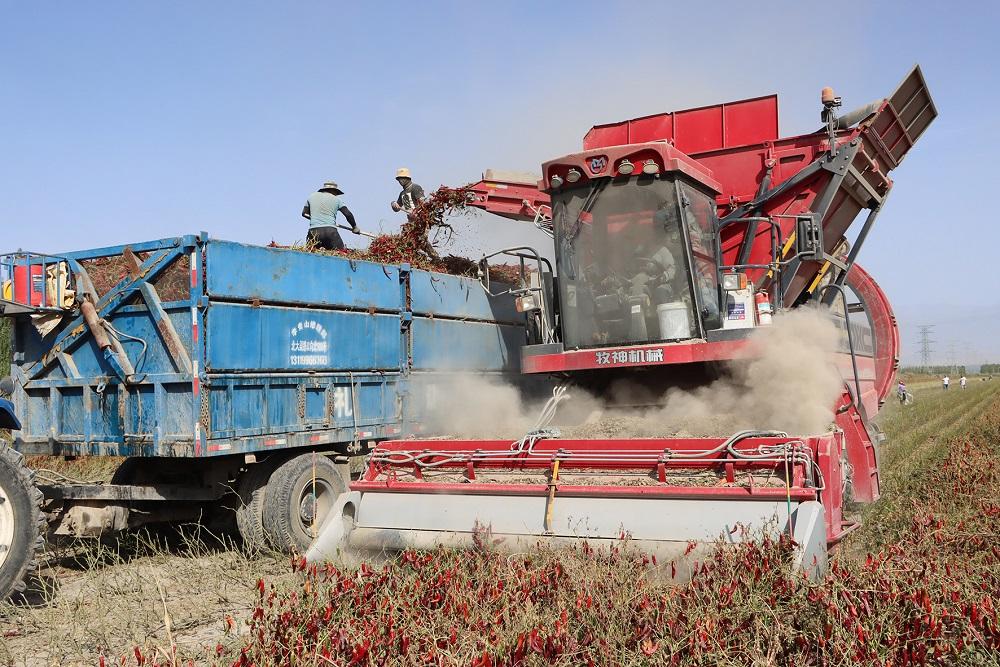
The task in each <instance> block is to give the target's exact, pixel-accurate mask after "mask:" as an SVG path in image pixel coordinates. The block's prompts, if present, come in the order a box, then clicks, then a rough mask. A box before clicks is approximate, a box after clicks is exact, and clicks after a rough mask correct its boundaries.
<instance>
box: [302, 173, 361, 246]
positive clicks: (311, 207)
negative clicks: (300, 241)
mask: <svg viewBox="0 0 1000 667" xmlns="http://www.w3.org/2000/svg"><path fill="white" fill-rule="evenodd" d="M343 194H344V192H343V191H342V190H341V189H340V188H339V187H338V186H337V184H336V183H335V182H334V181H327V182H326V183H324V184H323V187H321V188H320V189H319V190H317V191H316V192H314V193H312V194H311V195H309V199H307V200H306V205H305V206H303V207H302V217H303V218H305V219H306V220H308V221H309V232H308V233H307V234H306V241H307V242H308V243H310V244H312V245H313V246H315V247H318V248H322V249H323V250H343V248H344V240H343V239H342V238H340V232H338V231H337V227H339V226H340V225H338V224H337V213H338V212H339V213H342V214H343V215H344V218H346V219H347V222H349V223H350V225H351V231H352V232H354V233H355V234H358V233H360V231H361V230H360V229H359V228H358V225H357V223H356V222H355V221H354V214H353V213H351V210H350V209H349V208H347V206H346V205H345V204H344V200H343V199H341V195H343Z"/></svg>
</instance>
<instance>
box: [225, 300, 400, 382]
mask: <svg viewBox="0 0 1000 667" xmlns="http://www.w3.org/2000/svg"><path fill="white" fill-rule="evenodd" d="M206 326H207V332H206V335H207V338H206V340H207V344H208V351H207V359H206V363H207V365H208V368H207V370H214V371H222V370H264V369H268V370H279V369H280V370H287V371H295V370H299V371H302V370H322V369H329V370H339V369H343V370H349V369H359V370H372V369H383V370H398V369H399V359H400V346H401V336H400V319H399V316H398V315H381V314H368V313H358V312H345V311H330V310H310V309H306V308H281V307H271V306H264V307H260V308H254V307H251V306H244V305H239V304H224V303H212V304H211V305H210V306H209V312H208V315H207V317H206Z"/></svg>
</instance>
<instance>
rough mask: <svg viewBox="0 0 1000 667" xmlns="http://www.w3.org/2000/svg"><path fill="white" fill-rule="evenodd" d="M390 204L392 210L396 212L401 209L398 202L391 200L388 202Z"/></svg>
mask: <svg viewBox="0 0 1000 667" xmlns="http://www.w3.org/2000/svg"><path fill="white" fill-rule="evenodd" d="M390 206H392V210H393V211H395V212H397V213H399V212H400V211H401V210H403V209H402V208H401V207H400V205H399V204H398V203H396V202H392V204H390Z"/></svg>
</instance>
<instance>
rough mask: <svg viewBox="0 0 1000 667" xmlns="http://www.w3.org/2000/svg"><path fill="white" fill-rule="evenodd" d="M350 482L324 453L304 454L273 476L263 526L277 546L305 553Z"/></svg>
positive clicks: (268, 488) (270, 539)
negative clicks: (346, 482)
mask: <svg viewBox="0 0 1000 667" xmlns="http://www.w3.org/2000/svg"><path fill="white" fill-rule="evenodd" d="M345 491H347V485H346V484H345V483H344V478H343V477H342V476H341V474H340V471H339V469H338V467H337V465H336V464H335V463H334V462H333V461H331V460H330V459H329V458H328V457H326V456H323V455H322V454H302V455H300V456H296V457H295V458H293V459H290V460H288V461H286V462H285V463H284V464H282V465H281V466H279V467H278V469H277V470H275V471H274V473H273V474H272V475H271V479H270V481H269V482H268V483H267V495H266V498H264V513H263V525H264V532H265V534H266V535H267V538H268V540H269V541H270V542H271V545H272V546H274V548H275V549H280V550H281V551H291V552H298V553H305V551H306V550H307V549H308V548H309V545H310V544H312V541H313V539H314V538H315V537H316V534H317V531H319V528H320V526H322V525H323V521H324V520H325V519H326V516H327V514H329V512H330V510H331V509H332V508H333V506H334V504H335V503H336V502H337V498H338V497H339V496H340V494H342V493H344V492H345Z"/></svg>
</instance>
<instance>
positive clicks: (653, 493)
mask: <svg viewBox="0 0 1000 667" xmlns="http://www.w3.org/2000/svg"><path fill="white" fill-rule="evenodd" d="M351 490H352V491H361V492H365V493H367V492H373V491H374V492H381V493H443V494H451V495H463V496H546V495H548V486H547V485H545V484H453V483H437V482H401V481H398V480H393V479H390V478H386V479H385V480H381V481H377V482H376V481H361V482H353V483H352V484H351ZM559 497H560V498H573V497H575V498H702V499H710V500H727V499H731V500H775V499H780V500H783V499H785V498H791V500H793V501H795V502H800V501H805V500H815V499H816V490H815V489H805V488H792V489H785V488H784V487H780V488H779V487H755V488H752V489H750V488H745V487H742V486H613V485H600V486H596V485H585V486H574V485H569V484H560V485H559Z"/></svg>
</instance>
